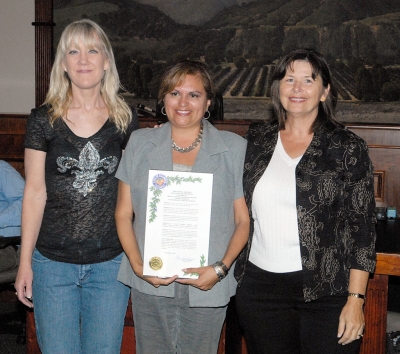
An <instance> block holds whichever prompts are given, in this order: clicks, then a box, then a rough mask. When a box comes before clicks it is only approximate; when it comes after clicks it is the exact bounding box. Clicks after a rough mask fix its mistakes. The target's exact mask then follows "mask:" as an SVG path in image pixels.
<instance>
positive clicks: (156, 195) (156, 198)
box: [149, 176, 202, 223]
mask: <svg viewBox="0 0 400 354" xmlns="http://www.w3.org/2000/svg"><path fill="white" fill-rule="evenodd" d="M165 182H166V185H165V187H168V186H169V185H170V184H171V183H175V184H182V182H190V183H196V182H199V183H201V182H202V178H200V177H195V178H193V177H192V176H189V177H181V176H173V177H168V176H166V181H165ZM150 192H153V197H152V198H151V201H150V203H149V207H150V217H149V223H152V222H154V220H155V219H156V218H157V204H158V203H159V202H160V196H161V194H162V190H161V189H160V188H156V187H154V186H151V187H150Z"/></svg>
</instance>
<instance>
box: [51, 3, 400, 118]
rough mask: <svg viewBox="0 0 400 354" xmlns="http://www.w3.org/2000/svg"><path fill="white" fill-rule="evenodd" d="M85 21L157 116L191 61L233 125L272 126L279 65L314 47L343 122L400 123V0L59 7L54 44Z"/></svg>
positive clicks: (129, 93)
mask: <svg viewBox="0 0 400 354" xmlns="http://www.w3.org/2000/svg"><path fill="white" fill-rule="evenodd" d="M81 18H90V19H92V20H94V21H96V22H97V23H98V24H99V25H100V26H101V27H102V28H103V29H104V30H105V31H106V33H107V34H108V35H109V37H110V39H111V42H112V45H113V48H114V53H115V57H116V61H117V67H118V71H119V74H120V79H121V83H122V85H123V87H124V90H125V91H123V92H124V93H123V94H124V97H125V99H126V100H127V102H128V103H129V104H130V105H131V106H132V107H135V108H136V107H137V105H138V104H142V105H145V106H147V107H149V108H151V109H153V110H154V111H156V105H157V90H158V85H159V78H160V75H161V73H162V72H163V71H164V70H165V69H166V68H167V67H168V66H169V65H171V64H172V63H174V62H176V61H177V60H180V59H193V60H200V61H203V62H205V63H206V64H207V65H208V67H209V69H210V71H211V73H212V75H213V80H214V83H215V85H216V89H217V92H218V93H219V94H220V95H221V96H222V97H223V107H224V118H225V119H265V118H266V117H267V116H268V111H269V95H270V85H271V81H270V79H271V73H272V72H273V70H274V67H275V65H276V63H277V61H278V60H279V58H281V57H282V56H283V55H285V54H286V53H288V52H289V51H291V50H293V49H296V48H300V47H306V48H313V49H316V50H318V51H319V52H321V53H322V54H323V55H324V56H325V57H326V58H327V60H328V62H329V64H330V67H331V70H332V73H333V77H334V83H335V85H336V88H337V90H338V92H339V104H338V109H337V118H338V119H339V120H341V121H343V122H346V123H368V124H396V125H399V124H400V45H399V44H400V1H399V0H320V1H309V0H253V1H252V0H247V1H246V0H201V1H199V0H137V1H134V0H103V1H94V0H54V22H55V23H56V26H55V28H54V41H55V43H57V42H58V39H59V36H60V34H61V31H62V30H63V28H64V27H65V26H66V25H67V24H68V23H70V22H72V21H74V20H77V19H81ZM139 113H142V114H145V112H140V110H139ZM147 114H154V113H147Z"/></svg>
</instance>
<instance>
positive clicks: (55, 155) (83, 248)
mask: <svg viewBox="0 0 400 354" xmlns="http://www.w3.org/2000/svg"><path fill="white" fill-rule="evenodd" d="M48 110H49V107H48V106H41V107H39V108H36V109H33V110H32V112H31V115H30V116H29V118H28V123H27V131H26V136H25V142H24V147H25V148H28V149H34V150H40V151H44V152H46V167H45V178H46V190H47V201H46V206H45V210H44V216H43V222H42V225H41V229H40V232H39V237H38V240H37V244H36V247H37V248H38V250H39V251H40V253H42V254H43V255H44V256H45V257H47V258H49V259H52V260H55V261H59V262H68V263H75V264H90V263H98V262H104V261H107V260H110V259H113V258H115V257H116V256H117V255H118V254H120V253H121V252H122V247H121V245H120V243H119V240H118V236H117V230H116V226H115V220H114V212H115V204H116V198H117V189H118V180H117V179H116V178H115V177H114V175H115V172H116V170H117V167H118V164H119V161H120V159H121V155H122V150H123V149H124V148H125V145H126V143H127V141H128V138H129V136H130V133H131V132H132V131H133V130H135V129H137V128H138V127H139V124H138V119H137V116H136V115H135V114H134V118H133V120H132V123H131V124H130V125H129V127H128V130H127V132H126V133H120V132H118V131H117V128H116V126H115V124H114V123H112V122H111V121H110V120H107V121H106V123H104V125H103V126H102V127H101V129H100V130H99V131H98V132H97V133H95V134H94V135H92V136H91V137H89V138H81V137H78V136H76V135H75V134H74V133H73V132H72V131H71V130H70V129H69V127H68V126H67V125H66V124H65V122H64V121H63V120H62V119H58V120H57V121H56V122H55V123H54V125H53V127H52V126H51V125H50V123H49V118H48V115H47V112H48Z"/></svg>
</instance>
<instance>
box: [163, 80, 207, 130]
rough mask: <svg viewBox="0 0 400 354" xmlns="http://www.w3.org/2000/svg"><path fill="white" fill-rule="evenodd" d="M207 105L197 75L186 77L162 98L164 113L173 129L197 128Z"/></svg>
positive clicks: (205, 95)
mask: <svg viewBox="0 0 400 354" xmlns="http://www.w3.org/2000/svg"><path fill="white" fill-rule="evenodd" d="M209 105H210V100H208V99H207V93H206V91H205V89H204V86H203V82H202V81H201V78H200V76H199V75H186V77H185V78H184V80H183V81H182V83H181V84H180V85H179V86H176V87H175V88H174V89H173V90H172V91H171V92H169V93H167V94H166V95H165V97H164V106H165V112H166V114H167V116H168V119H169V121H170V123H171V125H172V126H174V127H181V128H190V127H194V126H197V125H198V126H199V125H200V122H201V120H202V118H203V116H204V113H205V111H206V110H207V109H208V106H209Z"/></svg>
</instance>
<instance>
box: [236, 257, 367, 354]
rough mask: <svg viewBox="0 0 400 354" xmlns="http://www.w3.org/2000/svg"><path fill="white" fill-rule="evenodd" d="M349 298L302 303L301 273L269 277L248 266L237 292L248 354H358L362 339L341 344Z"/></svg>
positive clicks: (276, 274) (339, 297) (345, 296)
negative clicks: (343, 314)
mask: <svg viewBox="0 0 400 354" xmlns="http://www.w3.org/2000/svg"><path fill="white" fill-rule="evenodd" d="M346 301H347V295H337V296H329V297H325V298H322V299H318V300H315V301H311V302H304V297H303V286H302V272H301V271H299V272H293V273H270V272H267V271H265V270H263V269H260V268H258V267H257V266H255V265H254V264H252V263H250V262H249V263H248V264H247V267H246V273H245V276H244V279H243V282H242V284H241V286H240V287H239V288H238V289H237V292H236V308H237V311H238V316H239V323H240V325H241V327H242V329H243V330H244V335H245V339H246V343H247V348H248V352H249V354H339V353H340V354H357V353H358V352H359V349H360V344H361V341H360V340H356V341H354V342H352V343H350V344H347V345H341V344H338V340H339V339H338V338H337V330H338V325H339V316H340V313H341V311H342V308H343V306H344V305H345V303H346Z"/></svg>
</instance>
